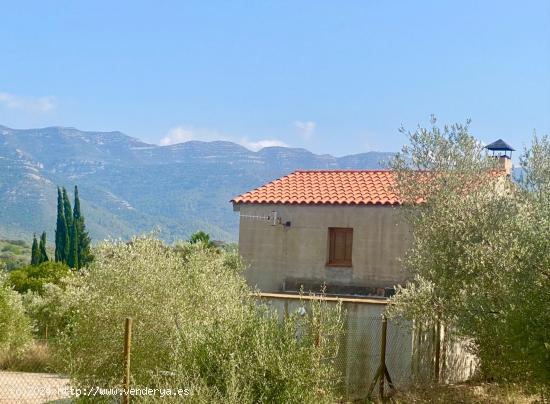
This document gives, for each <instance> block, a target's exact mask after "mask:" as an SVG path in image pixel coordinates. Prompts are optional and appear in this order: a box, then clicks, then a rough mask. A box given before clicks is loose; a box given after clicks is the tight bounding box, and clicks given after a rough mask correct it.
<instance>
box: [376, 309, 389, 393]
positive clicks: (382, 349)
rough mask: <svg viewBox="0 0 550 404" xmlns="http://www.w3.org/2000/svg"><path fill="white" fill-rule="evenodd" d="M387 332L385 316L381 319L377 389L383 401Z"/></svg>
mask: <svg viewBox="0 0 550 404" xmlns="http://www.w3.org/2000/svg"><path fill="white" fill-rule="evenodd" d="M387 331H388V319H387V318H386V316H384V317H383V318H382V337H381V338H380V372H381V377H380V383H379V385H378V387H379V392H378V394H379V396H380V400H384V376H385V372H386V334H387Z"/></svg>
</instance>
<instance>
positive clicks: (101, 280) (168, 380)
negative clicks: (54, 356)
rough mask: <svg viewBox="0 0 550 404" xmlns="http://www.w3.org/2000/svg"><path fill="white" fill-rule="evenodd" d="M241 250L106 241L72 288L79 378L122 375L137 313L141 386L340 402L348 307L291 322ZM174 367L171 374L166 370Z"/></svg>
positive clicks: (70, 356)
mask: <svg viewBox="0 0 550 404" xmlns="http://www.w3.org/2000/svg"><path fill="white" fill-rule="evenodd" d="M242 270H243V264H242V262H241V259H240V258H239V256H238V255H236V254H234V253H229V252H225V251H214V250H212V249H209V248H205V246H204V245H203V244H200V243H199V244H195V245H191V246H190V247H189V248H187V249H174V248H172V247H168V246H166V245H164V244H163V243H162V242H161V241H158V240H155V239H153V238H150V237H145V238H135V239H133V240H132V241H130V242H128V243H122V242H117V243H103V244H101V245H99V246H98V248H97V250H96V259H95V260H94V262H93V263H92V264H91V265H90V266H89V267H88V268H87V270H86V271H84V272H83V274H82V276H81V277H78V280H79V281H80V282H81V286H79V287H72V288H68V291H67V299H69V300H70V302H71V304H72V306H73V309H72V312H73V313H75V314H74V317H73V319H72V321H71V324H70V327H69V330H70V331H69V332H68V333H67V338H66V339H62V340H61V343H60V349H61V352H60V357H61V358H63V359H64V361H65V366H66V367H65V371H67V372H68V374H69V375H70V376H71V377H72V382H71V383H72V385H74V386H90V385H93V386H106V387H108V386H113V385H118V384H119V383H120V375H121V374H122V373H121V372H122V366H121V363H120V361H114V360H113V358H116V357H120V354H121V341H122V338H123V333H124V319H125V318H126V317H132V318H133V320H134V331H133V332H134V336H135V338H134V341H133V344H132V369H133V371H132V385H133V386H135V387H140V386H141V387H143V386H147V387H170V386H172V387H173V386H174V385H178V386H179V385H184V386H188V387H190V388H191V390H192V394H193V398H192V401H193V402H204V403H207V402H230V403H231V402H233V403H237V402H238V403H253V402H254V403H261V402H265V403H271V402H285V403H293V402H296V403H298V402H300V403H301V402H314V401H318V402H336V401H337V399H336V397H335V395H334V394H335V393H334V386H335V384H334V383H335V380H336V379H337V378H336V375H335V374H334V368H333V366H332V361H333V359H332V358H334V357H335V352H336V349H337V345H336V341H338V333H339V331H340V329H341V323H340V316H339V307H338V308H336V309H332V308H329V307H325V306H324V305H323V304H321V303H319V304H314V305H313V306H312V307H311V310H310V315H309V316H303V315H300V314H299V313H291V314H290V315H289V316H288V317H286V318H285V319H284V320H283V321H281V320H280V319H279V318H278V316H277V315H276V314H275V313H274V312H273V311H271V310H270V309H268V308H267V307H266V306H263V305H259V304H258V302H257V301H256V300H255V298H254V297H252V296H251V292H252V291H251V290H250V289H249V288H248V286H247V285H246V283H245V281H244V279H243V278H242V276H241V275H240V273H241V271H242ZM167 375H168V376H167Z"/></svg>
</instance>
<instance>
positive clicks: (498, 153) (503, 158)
mask: <svg viewBox="0 0 550 404" xmlns="http://www.w3.org/2000/svg"><path fill="white" fill-rule="evenodd" d="M485 148H486V149H487V150H489V151H491V152H492V156H493V157H494V158H496V159H498V162H499V165H500V167H501V169H502V170H504V171H505V172H506V175H508V176H510V175H511V174H512V152H513V151H515V149H514V148H513V147H512V146H510V145H509V144H508V143H506V142H505V141H504V140H502V139H498V140H496V141H494V142H493V143H491V144H489V145H487V146H485Z"/></svg>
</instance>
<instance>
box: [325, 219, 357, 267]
mask: <svg viewBox="0 0 550 404" xmlns="http://www.w3.org/2000/svg"><path fill="white" fill-rule="evenodd" d="M328 232H329V253H328V265H334V266H341V267H351V247H352V244H353V229H349V228H342V227H331V228H329V229H328Z"/></svg>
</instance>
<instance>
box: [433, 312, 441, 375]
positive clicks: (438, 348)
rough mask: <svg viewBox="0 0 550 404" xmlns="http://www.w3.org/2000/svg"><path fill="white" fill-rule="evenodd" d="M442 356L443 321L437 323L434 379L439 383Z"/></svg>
mask: <svg viewBox="0 0 550 404" xmlns="http://www.w3.org/2000/svg"><path fill="white" fill-rule="evenodd" d="M440 356H441V323H440V322H439V320H437V322H436V323H435V369H434V380H435V382H436V383H439V357H440Z"/></svg>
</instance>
